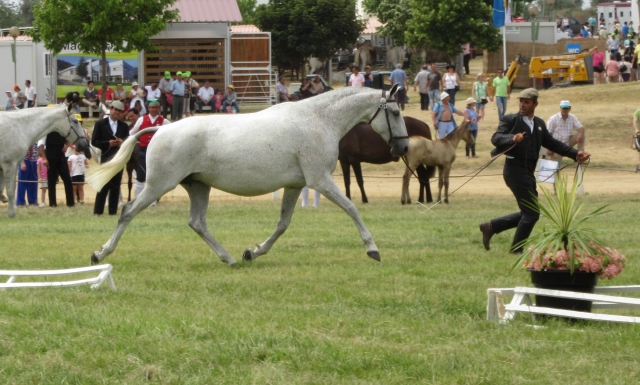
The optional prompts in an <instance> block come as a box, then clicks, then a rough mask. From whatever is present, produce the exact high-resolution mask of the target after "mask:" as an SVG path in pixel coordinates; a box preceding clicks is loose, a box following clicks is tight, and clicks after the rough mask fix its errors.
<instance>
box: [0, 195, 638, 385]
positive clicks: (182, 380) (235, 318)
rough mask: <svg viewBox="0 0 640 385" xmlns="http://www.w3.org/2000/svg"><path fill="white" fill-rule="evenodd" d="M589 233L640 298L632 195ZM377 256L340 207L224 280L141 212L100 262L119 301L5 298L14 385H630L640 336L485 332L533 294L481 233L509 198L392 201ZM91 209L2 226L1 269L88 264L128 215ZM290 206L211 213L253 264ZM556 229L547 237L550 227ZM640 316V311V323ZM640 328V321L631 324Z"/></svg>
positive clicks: (163, 219)
mask: <svg viewBox="0 0 640 385" xmlns="http://www.w3.org/2000/svg"><path fill="white" fill-rule="evenodd" d="M586 201H587V209H589V208H591V209H593V208H595V207H598V206H600V205H602V204H610V208H611V209H612V210H613V211H612V212H611V213H609V214H606V215H604V216H602V217H599V218H598V222H597V223H594V225H597V227H599V228H601V229H603V234H602V235H601V237H602V238H603V239H604V240H605V241H606V242H607V244H609V245H611V246H614V247H617V248H619V249H620V250H622V251H624V253H625V254H626V255H627V256H628V257H629V263H628V267H627V269H626V270H625V272H623V274H622V275H621V276H620V277H619V278H617V279H616V280H614V281H604V282H601V284H615V285H628V284H635V283H637V281H636V279H635V277H637V275H638V263H637V262H636V259H635V257H636V256H637V255H638V251H639V248H638V246H637V243H636V242H635V241H634V235H635V229H636V228H637V218H636V215H635V213H637V210H636V207H637V205H638V203H639V201H640V199H639V198H637V197H634V196H588V197H587V198H586ZM358 207H359V210H360V212H361V213H362V216H363V218H364V220H365V222H366V224H367V225H368V227H369V229H370V230H371V232H372V233H373V235H374V238H375V240H376V243H377V245H378V247H379V248H380V251H381V256H382V263H377V262H375V261H373V260H371V259H369V258H367V257H366V254H365V251H364V248H363V247H362V246H361V242H360V239H359V237H358V234H357V231H356V229H355V226H354V225H353V223H352V222H351V220H350V219H349V218H348V217H347V216H346V215H345V214H344V213H343V212H342V211H341V210H340V209H338V208H337V207H336V206H334V205H332V204H331V203H328V202H327V201H326V200H323V202H322V205H321V207H320V208H319V209H300V208H297V209H296V213H295V214H294V217H293V223H292V225H291V227H290V229H289V231H288V232H287V233H285V235H283V237H282V238H281V239H280V240H279V241H278V242H277V243H276V245H275V246H274V248H273V249H272V251H271V253H270V254H268V255H266V256H263V257H261V258H259V259H258V260H256V261H254V262H251V263H239V264H238V266H237V267H235V268H229V267H227V266H226V265H223V264H222V263H220V262H219V261H218V259H217V257H215V255H213V253H212V252H211V251H210V250H209V248H208V247H207V246H206V245H205V244H204V242H202V241H201V240H200V238H199V237H198V236H197V235H196V234H195V233H194V232H193V231H191V229H190V228H189V227H188V226H187V220H188V204H187V202H181V201H177V202H164V203H162V204H161V205H160V206H158V207H155V208H150V209H148V210H146V211H145V212H143V214H141V215H140V216H139V217H138V218H136V220H135V221H134V222H133V223H132V224H131V226H130V227H129V229H128V230H127V232H126V233H125V235H124V236H123V237H122V240H121V243H120V245H119V248H118V249H117V250H116V252H115V253H114V254H113V255H111V256H110V257H108V258H107V259H106V260H105V262H106V263H111V264H113V266H114V272H113V274H114V278H115V282H116V285H117V286H118V290H117V291H116V292H112V291H110V290H109V289H107V288H106V287H104V288H102V289H100V290H96V291H92V290H90V289H89V288H88V287H79V288H65V289H59V288H58V289H21V290H8V291H5V292H2V293H1V294H0V295H1V296H2V301H0V346H2V349H0V379H1V380H0V382H1V383H3V384H60V383H71V384H141V383H159V384H414V383H415V384H532V383H535V384H559V383H563V384H580V383H582V384H586V383H590V384H595V383H599V384H629V383H635V382H636V381H637V378H638V375H639V373H638V368H639V367H640V366H639V365H638V357H640V328H639V327H638V326H634V325H619V324H607V323H581V324H578V325H573V324H565V323H563V322H556V321H551V322H548V323H547V324H546V326H547V329H545V330H535V329H533V328H530V327H528V326H526V323H527V320H526V319H525V318H524V317H522V318H520V319H518V320H516V321H515V322H513V323H512V324H510V325H496V324H492V323H489V322H487V321H486V320H485V317H486V310H485V307H486V289H487V288H489V287H513V286H515V285H527V284H529V283H528V282H529V277H528V275H527V273H525V272H523V271H519V270H515V271H513V272H512V271H510V267H511V264H512V261H513V258H512V257H511V256H509V255H508V254H507V253H506V251H507V249H508V245H509V243H510V241H511V237H512V235H513V233H512V232H508V233H505V234H500V235H498V236H496V237H495V238H494V241H493V243H492V245H493V250H492V251H491V252H486V251H485V250H484V249H483V248H482V245H481V238H480V233H479V231H478V228H477V224H478V223H479V222H480V221H481V220H486V219H488V218H491V217H494V216H496V215H498V214H502V213H507V212H510V211H511V210H513V209H515V202H514V201H513V198H512V197H510V196H509V197H506V196H503V197H500V198H492V197H469V198H467V197H463V196H461V197H458V198H455V200H454V201H453V202H452V204H451V205H449V206H443V205H442V206H437V207H436V208H434V210H432V212H427V213H421V212H420V211H421V210H420V209H418V206H415V205H414V206H404V207H403V206H401V205H400V204H398V203H397V199H395V198H394V199H391V198H387V199H381V198H376V202H375V203H371V204H368V205H363V204H359V203H358ZM90 211H91V207H76V208H73V209H67V208H64V207H59V208H57V209H49V208H45V209H38V208H26V209H22V210H20V212H19V213H18V216H17V218H15V219H11V220H10V219H8V218H6V217H1V218H0V226H1V228H2V229H3V232H2V236H1V237H0V266H2V268H12V269H23V268H24V269H27V268H28V269H32V268H63V267H76V266H83V265H86V264H88V262H89V256H90V255H91V252H92V251H93V250H95V249H97V248H99V246H100V245H102V244H103V243H104V242H105V241H106V240H107V238H108V237H109V236H110V234H111V232H112V231H113V228H114V226H115V223H116V219H115V218H109V217H102V218H98V219H93V218H91V219H87V218H89V217H90ZM278 212H279V203H278V202H271V201H254V202H229V201H226V202H212V205H211V207H210V209H209V213H208V219H209V226H210V229H211V230H212V232H213V234H214V235H215V236H216V237H217V238H218V239H219V240H220V241H221V242H222V243H223V244H224V245H225V246H226V247H227V248H228V249H229V250H230V252H231V253H232V254H233V255H234V256H235V257H236V258H237V259H240V255H241V253H242V251H243V250H244V249H245V248H246V247H250V246H252V245H253V244H255V243H257V242H261V241H263V240H264V239H266V237H267V236H268V235H269V234H270V232H271V231H272V230H273V229H274V228H275V223H276V221H277V216H278ZM542 224H543V222H541V223H540V224H538V226H541V225H542ZM630 314H633V313H630ZM636 315H637V314H636Z"/></svg>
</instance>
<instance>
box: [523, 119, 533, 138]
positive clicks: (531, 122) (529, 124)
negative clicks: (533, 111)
mask: <svg viewBox="0 0 640 385" xmlns="http://www.w3.org/2000/svg"><path fill="white" fill-rule="evenodd" d="M522 121H523V122H525V123H527V126H529V130H531V134H533V118H530V117H528V116H523V117H522Z"/></svg>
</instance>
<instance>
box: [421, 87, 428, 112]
mask: <svg viewBox="0 0 640 385" xmlns="http://www.w3.org/2000/svg"><path fill="white" fill-rule="evenodd" d="M420 109H421V110H422V111H428V110H429V94H423V93H422V92H420Z"/></svg>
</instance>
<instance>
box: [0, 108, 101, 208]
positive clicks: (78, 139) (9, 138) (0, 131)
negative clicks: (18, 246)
mask: <svg viewBox="0 0 640 385" xmlns="http://www.w3.org/2000/svg"><path fill="white" fill-rule="evenodd" d="M54 131H57V132H58V133H60V135H62V136H64V137H66V138H67V140H69V141H70V142H72V143H73V144H75V145H76V148H77V149H78V151H84V150H85V149H86V148H87V147H88V146H89V141H88V140H87V138H86V137H85V134H84V130H83V129H82V126H81V125H80V123H79V122H78V119H77V118H76V116H75V111H73V108H72V107H71V105H70V106H69V107H68V108H66V109H65V108H63V107H61V106H54V107H53V108H25V109H22V110H18V111H12V112H2V113H0V195H2V191H3V188H4V186H7V195H8V200H9V217H11V218H13V217H15V215H16V213H15V208H16V173H17V172H18V166H19V165H20V162H21V161H22V160H23V159H24V157H25V155H26V154H27V150H28V149H29V147H31V146H33V145H34V144H35V143H36V142H37V141H38V140H40V139H41V138H44V137H45V136H47V135H48V134H49V133H51V132H54ZM51 188H55V186H51Z"/></svg>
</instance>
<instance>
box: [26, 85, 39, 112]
mask: <svg viewBox="0 0 640 385" xmlns="http://www.w3.org/2000/svg"><path fill="white" fill-rule="evenodd" d="M24 85H25V86H26V88H25V90H24V93H25V95H26V97H27V108H32V107H35V106H36V98H37V97H38V95H37V94H36V89H35V88H33V87H31V80H27V81H25V82H24Z"/></svg>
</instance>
